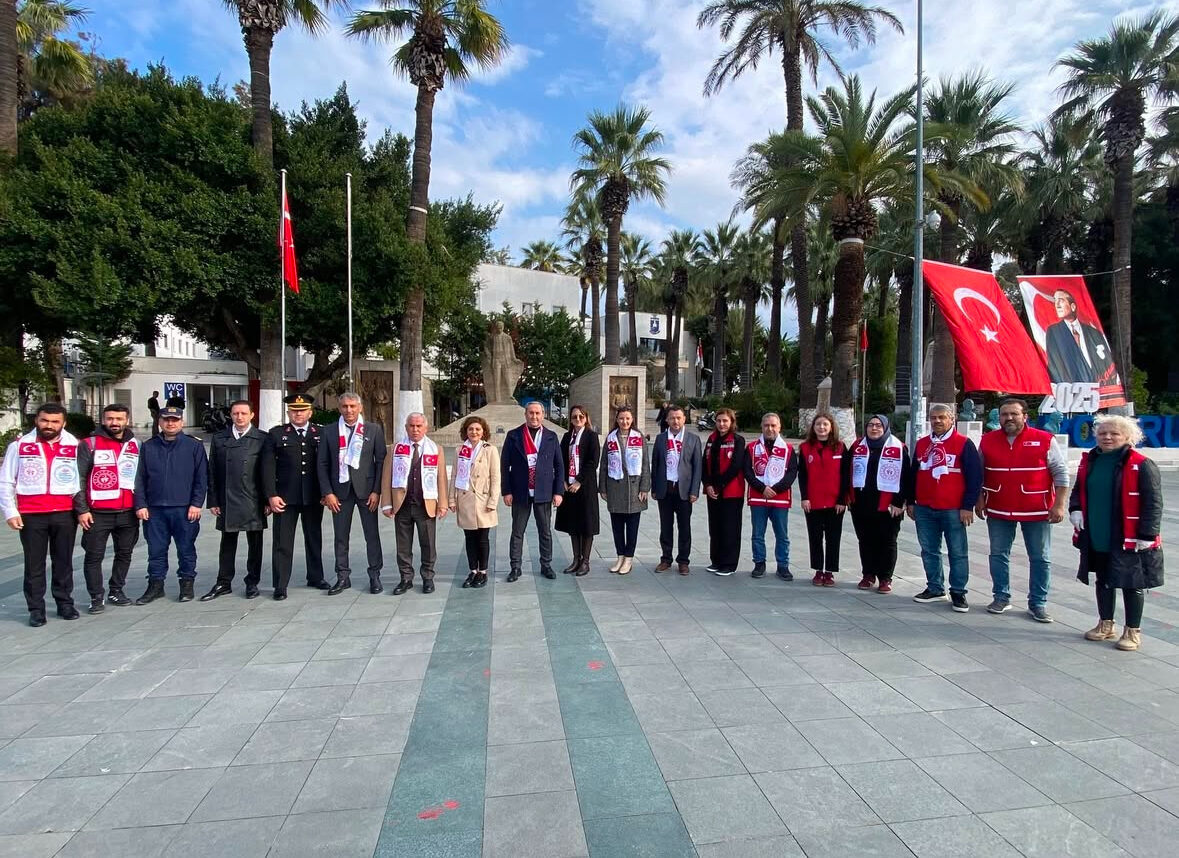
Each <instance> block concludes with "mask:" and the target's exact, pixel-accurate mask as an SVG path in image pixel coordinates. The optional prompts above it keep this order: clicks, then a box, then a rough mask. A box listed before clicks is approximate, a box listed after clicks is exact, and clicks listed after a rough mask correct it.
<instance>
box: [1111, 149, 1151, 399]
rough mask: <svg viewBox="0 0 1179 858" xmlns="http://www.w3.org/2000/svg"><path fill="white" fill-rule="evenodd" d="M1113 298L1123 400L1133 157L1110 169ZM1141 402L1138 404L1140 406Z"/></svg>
mask: <svg viewBox="0 0 1179 858" xmlns="http://www.w3.org/2000/svg"><path fill="white" fill-rule="evenodd" d="M1113 216H1114V230H1113V232H1114V237H1113V267H1114V275H1113V293H1112V297H1113V300H1112V301H1111V302H1110V318H1111V321H1112V322H1113V334H1114V342H1113V348H1114V354H1115V355H1116V359H1117V364H1118V373H1119V374H1120V375H1121V378H1122V385H1123V386H1124V387H1125V390H1126V396H1127V399H1128V398H1129V396H1130V370H1131V368H1132V367H1133V362H1132V354H1131V351H1130V299H1131V293H1130V247H1131V240H1132V238H1133V227H1134V156H1133V154H1132V153H1131V154H1129V155H1127V156H1125V157H1123V158H1121V159H1120V160H1119V161H1118V163H1117V166H1116V167H1115V169H1114V187H1113ZM1144 404H1145V403H1139V405H1144Z"/></svg>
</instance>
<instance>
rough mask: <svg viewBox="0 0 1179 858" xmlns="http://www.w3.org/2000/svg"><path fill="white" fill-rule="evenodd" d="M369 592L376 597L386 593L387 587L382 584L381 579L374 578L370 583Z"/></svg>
mask: <svg viewBox="0 0 1179 858" xmlns="http://www.w3.org/2000/svg"><path fill="white" fill-rule="evenodd" d="M368 591H369V592H370V593H372V594H373V595H374V596H375V595H377V593H384V592H385V586H384V585H383V584H382V583H381V579H380V578H373V579H372V580H371V581H369V582H368Z"/></svg>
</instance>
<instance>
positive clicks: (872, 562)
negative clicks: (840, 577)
mask: <svg viewBox="0 0 1179 858" xmlns="http://www.w3.org/2000/svg"><path fill="white" fill-rule="evenodd" d="M848 455H849V456H850V457H851V516H852V525H853V526H854V527H855V529H856V539H857V540H859V543H860V569H861V571H862V574H863V578H862V579H861V580H860V583H859V585H858V586H859V588H860V589H861V590H870V589H871V588H872V585H873V584H876V585H877V587H876V590H877V592H880V593H891V592H892V575H893V571H894V570H895V569H896V565H897V534H898V533H899V532H900V529H901V517H902V516H903V515H904V513H905V503H906V501H907V500H908V498H907V496H906V494H905V492H904V491H903V488H902V487H904V486H908V485H910V484H911V483H912V474H911V470H912V465H911V463H910V460H909V452H908V450H907V449H905V445H904V444H903V443H901V441H900V439H899V438H897V437H896V436H895V435H893V434H891V433H890V432H889V422H888V418H887V417H885V416H884V415H883V414H873V415H871V416H870V417H869V418H868V419H867V420H866V421H865V422H864V437H862V438H857V439H856V441H855V443H854V444H852V447H851V450H850V451H848Z"/></svg>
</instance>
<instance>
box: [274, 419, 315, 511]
mask: <svg viewBox="0 0 1179 858" xmlns="http://www.w3.org/2000/svg"><path fill="white" fill-rule="evenodd" d="M267 435H268V436H269V437H268V443H269V446H268V447H267V450H266V455H265V457H264V458H263V459H262V486H263V491H264V492H265V493H266V497H268V498H271V497H276V496H277V497H280V498H282V499H283V500H284V501H286V503H287V505H289V506H317V505H318V504H319V503H320V498H321V497H322V495H321V494H320V491H319V474H318V472H317V470H316V469H317V467H318V465H317V459H316V457H317V455H318V453H319V439H320V437H321V436H322V435H323V431H322V430H321V429H320V427H318V426H316V425H315V424H314V423H308V424H307V427H306V431H305V432H304V434H303V436H302V437H300V435H299V433H298V431H297V430H296V429H295V427H294V425H293V424H291V423H283V424H282V425H281V426H275V427H274V428H273V429H271V430H270V431H269V432H268V433H267Z"/></svg>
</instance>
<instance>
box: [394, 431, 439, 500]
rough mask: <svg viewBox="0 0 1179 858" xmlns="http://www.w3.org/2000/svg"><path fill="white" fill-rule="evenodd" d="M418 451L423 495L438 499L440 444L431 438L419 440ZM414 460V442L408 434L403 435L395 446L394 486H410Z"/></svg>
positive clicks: (399, 487) (401, 487)
mask: <svg viewBox="0 0 1179 858" xmlns="http://www.w3.org/2000/svg"><path fill="white" fill-rule="evenodd" d="M418 453H419V454H420V455H421V459H420V461H419V463H418V467H420V468H421V471H422V497H423V498H425V499H426V500H438V445H437V444H435V443H434V442H433V441H431V440H430V439H429V438H422V440H421V441H418ZM411 461H413V442H412V441H410V440H409V436H408V435H402V436H401V440H400V441H398V442H397V444H396V445H395V446H394V447H393V488H395V489H404V488H406V487H408V486H409V464H410V462H411Z"/></svg>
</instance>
